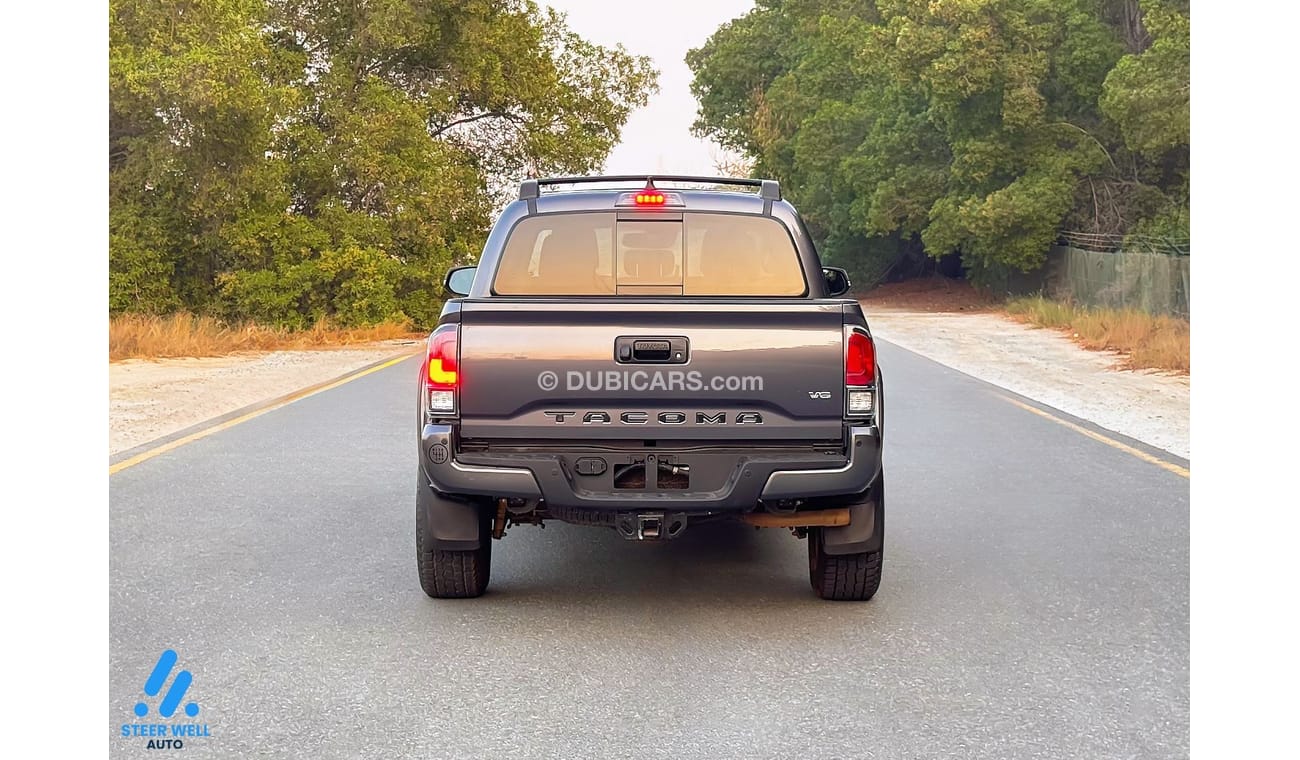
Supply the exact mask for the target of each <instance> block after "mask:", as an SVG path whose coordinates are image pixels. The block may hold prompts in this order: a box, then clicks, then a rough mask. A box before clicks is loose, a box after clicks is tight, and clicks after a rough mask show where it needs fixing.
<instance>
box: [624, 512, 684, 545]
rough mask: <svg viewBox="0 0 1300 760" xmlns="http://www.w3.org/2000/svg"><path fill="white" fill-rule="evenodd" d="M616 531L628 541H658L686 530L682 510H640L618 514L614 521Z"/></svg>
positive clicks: (676, 535)
mask: <svg viewBox="0 0 1300 760" xmlns="http://www.w3.org/2000/svg"><path fill="white" fill-rule="evenodd" d="M614 526H615V527H616V528H618V533H619V535H621V536H622V537H623V538H626V539H628V540H629V541H659V540H663V539H668V538H677V537H678V536H680V535H681V534H682V533H684V532H685V531H686V513H684V512H669V513H666V514H665V513H663V512H641V513H627V514H620V515H619V516H618V519H617V520H615V521H614Z"/></svg>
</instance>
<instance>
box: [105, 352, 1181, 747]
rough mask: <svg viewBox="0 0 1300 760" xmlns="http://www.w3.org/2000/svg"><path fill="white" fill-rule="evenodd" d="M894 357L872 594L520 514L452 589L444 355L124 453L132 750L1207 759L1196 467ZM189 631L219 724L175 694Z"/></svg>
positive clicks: (769, 553) (708, 538)
mask: <svg viewBox="0 0 1300 760" xmlns="http://www.w3.org/2000/svg"><path fill="white" fill-rule="evenodd" d="M879 351H880V357H881V358H880V361H881V362H882V366H883V367H884V369H885V372H886V393H887V398H886V404H887V412H886V414H887V424H888V429H887V431H886V455H885V459H886V468H887V473H888V483H887V495H886V504H887V525H888V530H887V533H886V548H885V565H884V580H883V582H882V585H881V589H880V591H879V593H878V594H877V596H876V598H875V599H874V600H872V601H871V602H868V603H832V602H823V601H820V600H818V599H816V598H815V597H814V596H813V595H812V593H811V591H810V589H809V586H808V575H807V554H806V548H805V545H804V542H802V541H798V540H796V539H794V538H792V537H791V536H790V535H789V533H788V532H785V531H778V530H766V531H757V530H755V529H753V528H744V527H739V526H736V527H726V526H719V527H713V526H697V527H695V528H692V529H689V530H688V531H687V533H686V534H685V535H684V536H683V537H682V538H681V539H679V540H677V541H675V542H670V543H664V544H655V545H641V544H633V543H631V542H625V541H623V540H622V539H620V538H618V537H617V536H616V535H615V534H614V532H613V531H603V530H599V529H594V528H579V527H573V526H568V525H564V524H562V523H552V524H548V525H547V527H546V528H545V529H543V530H538V529H537V528H533V527H519V528H514V529H511V531H510V533H509V535H507V536H506V538H505V540H504V541H502V542H499V543H497V544H496V545H495V546H494V556H493V567H492V585H491V587H490V589H489V591H488V594H487V595H486V596H484V597H482V598H480V599H477V600H456V601H452V600H448V601H434V600H431V599H428V598H427V597H425V595H424V594H423V593H422V592H421V591H420V589H419V586H418V583H417V581H416V572H415V549H414V536H413V530H414V525H413V521H414V506H413V494H412V480H413V472H412V469H413V467H414V466H415V465H414V456H415V447H414V445H413V444H414V435H415V431H414V429H413V426H414V419H413V417H414V411H413V405H414V400H413V395H414V390H413V384H414V382H415V374H416V373H417V365H416V363H415V362H414V361H413V360H412V361H409V362H404V363H402V364H398V365H397V366H395V367H392V368H389V369H386V370H383V371H380V372H376V373H374V374H371V375H368V376H366V377H362V378H359V379H357V380H356V381H354V382H351V383H348V384H346V385H343V386H341V387H338V388H335V389H332V390H329V391H326V392H324V393H321V394H319V395H315V396H311V397H309V398H306V399H302V400H300V401H297V402H295V403H293V404H290V405H288V406H286V407H283V408H280V409H277V410H275V411H272V412H269V413H267V414H264V415H262V416H260V417H257V418H255V419H252V420H249V421H248V422H245V423H242V424H239V425H236V426H235V427H232V428H230V429H227V430H224V431H221V432H219V433H215V434H213V435H211V436H209V437H206V438H203V439H201V440H198V441H195V442H193V443H190V444H188V445H185V446H183V447H181V448H178V449H175V450H173V451H170V452H167V453H165V454H162V455H160V456H158V457H155V458H153V459H150V460H148V461H145V462H143V463H141V464H138V465H136V466H133V467H130V468H129V469H126V470H124V471H122V472H119V473H117V474H115V475H113V476H112V477H111V480H110V484H111V485H110V494H111V496H110V499H111V505H110V508H111V522H110V524H111V535H110V540H111V544H112V548H111V558H112V561H111V570H110V572H111V581H110V582H111V606H110V641H111V645H110V646H111V652H110V655H111V659H110V690H109V696H110V700H109V702H110V704H109V716H108V723H109V730H110V739H109V744H110V748H111V751H112V755H113V756H114V757H154V756H156V755H157V754H158V753H157V752H156V751H155V750H149V749H146V743H147V742H148V741H149V739H148V738H146V737H132V738H122V737H121V730H122V725H123V724H127V725H131V724H148V723H157V722H161V723H165V724H168V725H171V724H185V723H194V724H197V725H200V726H206V727H207V732H208V734H209V735H208V736H206V737H183V738H182V740H183V741H184V750H183V755H181V756H182V757H187V758H199V757H217V758H227V757H249V756H257V757H301V758H362V757H367V758H368V757H401V756H409V757H457V758H459V757H491V758H514V757H521V758H522V757H528V758H533V757H555V758H578V757H590V758H615V757H652V758H722V757H744V758H760V757H761V758H768V757H771V758H790V757H800V758H949V757H953V758H965V757H981V758H983V757H988V758H1029V757H1042V758H1063V757H1070V758H1133V757H1137V758H1163V757H1184V756H1186V755H1187V754H1188V743H1189V737H1188V711H1189V706H1188V702H1189V692H1188V654H1189V652H1188V540H1189V535H1188V481H1187V480H1186V479H1185V478H1183V477H1181V476H1179V475H1178V474H1176V473H1173V472H1170V471H1168V470H1166V469H1162V468H1160V467H1158V466H1156V465H1154V464H1151V463H1150V462H1146V461H1142V460H1141V459H1139V458H1137V457H1135V456H1133V455H1132V454H1130V453H1126V452H1124V451H1121V450H1118V449H1116V448H1114V447H1111V446H1108V445H1106V444H1104V443H1102V442H1099V441H1097V440H1094V439H1092V438H1089V437H1087V436H1084V435H1081V434H1080V433H1079V432H1077V431H1075V430H1071V429H1069V428H1067V427H1065V426H1062V425H1059V424H1056V423H1055V422H1053V421H1051V420H1049V419H1044V418H1042V417H1040V416H1038V415H1035V414H1032V413H1030V412H1028V411H1026V410H1024V409H1020V408H1018V407H1016V406H1014V405H1012V404H1011V403H1008V402H1007V401H1006V400H1005V399H1004V398H1002V396H1004V395H1008V394H1006V393H1005V392H1003V391H1000V390H999V389H996V388H994V387H993V386H990V385H987V384H985V383H982V382H980V381H978V380H975V379H973V378H970V377H968V376H966V375H963V374H961V373H958V372H956V371H954V370H951V369H948V368H946V367H943V366H941V365H938V364H935V363H933V362H931V361H929V360H927V359H924V358H921V357H919V356H917V355H915V354H912V353H909V352H906V351H904V350H902V349H899V348H896V347H894V346H891V345H888V344H885V343H883V342H882V343H881V344H880V348H879ZM1061 416H1063V415H1061ZM1073 421H1074V422H1075V423H1077V424H1083V425H1085V426H1087V427H1090V428H1091V426H1088V425H1087V424H1086V423H1082V422H1080V421H1078V420H1073ZM1091 429H1094V430H1095V428H1091ZM1108 435H1110V436H1111V437H1113V438H1116V439H1117V440H1121V441H1123V442H1124V443H1126V444H1128V445H1130V446H1133V447H1135V448H1139V449H1141V450H1143V451H1146V452H1149V453H1155V454H1158V455H1159V456H1160V457H1161V458H1162V459H1165V460H1167V461H1170V462H1174V463H1177V464H1183V465H1185V464H1186V463H1185V462H1181V461H1180V460H1176V459H1174V458H1172V457H1171V456H1170V455H1168V454H1164V453H1163V452H1156V451H1155V450H1153V449H1149V448H1147V447H1144V446H1142V445H1141V444H1138V443H1136V442H1133V441H1130V440H1127V439H1122V438H1120V437H1119V436H1115V435H1113V434H1108ZM167 648H172V649H174V650H175V651H176V652H177V653H178V655H179V663H178V664H177V666H176V667H177V669H179V668H182V667H183V668H186V669H188V670H189V671H190V672H192V673H193V684H192V685H191V687H190V689H189V691H188V693H187V694H186V696H185V698H184V700H183V701H182V703H181V704H182V705H183V704H187V703H189V702H191V701H193V702H194V703H196V704H197V705H199V713H198V715H197V716H195V717H194V718H185V717H184V713H183V712H181V711H179V710H178V712H177V715H176V717H174V718H173V719H172V720H169V721H160V720H158V719H157V713H156V706H157V704H158V699H159V698H150V697H145V695H144V685H145V681H146V679H147V678H148V677H149V674H150V671H151V670H152V669H153V667H154V663H155V662H156V661H157V660H158V657H159V654H160V653H161V652H162V651H163V650H164V649H167ZM141 701H145V702H147V704H148V706H149V716H148V717H146V718H143V719H137V718H136V717H135V714H134V713H133V712H132V710H133V707H134V706H135V705H136V703H137V702H141ZM168 730H169V731H170V728H169V729H168ZM198 730H200V731H201V730H202V729H201V728H200V729H198Z"/></svg>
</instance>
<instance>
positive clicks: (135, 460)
mask: <svg viewBox="0 0 1300 760" xmlns="http://www.w3.org/2000/svg"><path fill="white" fill-rule="evenodd" d="M412 356H416V354H409V355H407V356H399V357H397V358H395V359H389V360H388V361H386V362H384V363H383V364H377V365H375V366H373V367H369V368H367V369H363V370H360V371H358V372H354V373H352V374H350V375H344V376H343V377H340V378H339V379H338V380H335V381H333V382H329V383H326V384H324V385H317V386H313V387H310V388H303V389H302V390H300V391H298V392H296V393H291V394H289V395H288V396H285V397H284V398H282V399H280V400H279V401H278V402H277V403H274V404H271V405H270V406H265V407H262V408H261V409H254V410H253V411H251V412H249V413H248V414H241V415H239V416H238V417H235V418H234V419H229V420H226V421H225V422H222V423H219V424H216V425H213V426H212V427H209V428H204V429H202V430H200V431H198V432H196V433H190V434H189V435H187V436H185V437H183V438H177V439H176V440H174V441H168V442H167V443H164V444H162V445H160V446H156V447H154V448H152V449H149V450H148V451H142V452H140V453H139V454H136V455H135V456H133V457H131V458H130V459H123V460H122V461H120V462H118V463H117V464H114V465H109V468H108V474H109V475H112V474H114V473H118V472H121V471H122V470H125V469H126V468H128V467H134V466H136V465H137V464H140V463H141V462H144V461H147V460H150V459H153V458H154V457H156V456H158V455H159V454H165V453H167V452H168V451H172V450H173V449H179V448H180V447H181V446H184V445H185V444H187V443H193V442H194V441H197V440H199V439H200V438H206V437H207V436H210V435H212V434H213V433H220V432H221V431H222V430H228V429H230V428H232V427H234V426H236V425H238V424H239V423H241V422H248V421H249V420H251V419H253V418H254V417H260V416H261V415H263V414H266V413H267V412H271V411H274V410H276V409H279V408H281V407H284V406H288V405H289V404H292V403H293V402H295V401H299V400H302V399H305V398H307V397H308V396H315V395H316V394H317V393H324V392H325V391H328V390H332V389H334V388H337V387H339V386H340V385H343V384H344V383H350V382H352V381H353V380H356V379H357V378H360V377H365V376H366V375H369V374H371V373H372V372H378V371H379V370H381V369H388V368H389V367H391V366H393V365H394V364H399V363H401V362H404V361H406V360H407V359H410V358H411V357H412Z"/></svg>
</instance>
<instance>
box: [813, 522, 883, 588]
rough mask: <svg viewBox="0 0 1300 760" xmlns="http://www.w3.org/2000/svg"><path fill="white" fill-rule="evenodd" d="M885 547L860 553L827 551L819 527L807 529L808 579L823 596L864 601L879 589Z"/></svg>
mask: <svg viewBox="0 0 1300 760" xmlns="http://www.w3.org/2000/svg"><path fill="white" fill-rule="evenodd" d="M883 561H884V549H883V548H882V549H881V550H880V551H874V552H862V553H860V554H827V553H826V550H825V547H824V546H823V545H822V529H821V528H813V529H811V530H809V531H808V580H809V581H810V582H811V583H812V588H813V591H814V592H816V594H817V596H819V597H821V598H822V599H831V600H834V601H842V602H865V601H867V600H868V599H870V598H871V597H873V596H875V595H876V590H877V589H879V588H880V571H881V565H882V564H883Z"/></svg>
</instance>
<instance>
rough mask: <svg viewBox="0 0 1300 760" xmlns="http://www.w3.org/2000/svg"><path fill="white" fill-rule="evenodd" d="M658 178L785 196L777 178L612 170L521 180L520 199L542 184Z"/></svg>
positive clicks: (769, 197)
mask: <svg viewBox="0 0 1300 760" xmlns="http://www.w3.org/2000/svg"><path fill="white" fill-rule="evenodd" d="M655 180H664V181H667V182H699V183H706V184H709V183H711V184H716V185H745V186H748V187H757V188H758V197H760V198H762V199H763V200H765V201H779V200H781V183H779V182H777V181H776V180H774V179H748V178H745V177H695V176H691V175H686V174H609V175H604V176H590V177H545V178H543V179H526V180H524V181H523V182H521V183H520V184H519V199H520V200H525V201H526V200H530V199H533V198H536V197H538V195H540V193H541V186H542V185H580V184H590V183H595V182H638V183H641V182H644V183H645V186H646V187H654V183H655Z"/></svg>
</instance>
